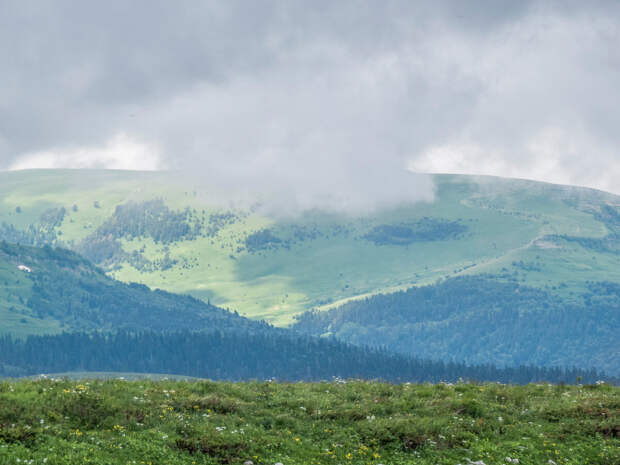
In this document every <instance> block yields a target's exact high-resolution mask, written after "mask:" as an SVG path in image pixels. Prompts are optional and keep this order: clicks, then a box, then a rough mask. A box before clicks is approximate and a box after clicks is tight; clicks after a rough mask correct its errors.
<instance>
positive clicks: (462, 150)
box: [0, 0, 620, 206]
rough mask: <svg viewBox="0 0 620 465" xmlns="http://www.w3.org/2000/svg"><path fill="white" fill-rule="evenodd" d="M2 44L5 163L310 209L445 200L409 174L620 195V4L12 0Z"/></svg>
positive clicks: (2, 19)
mask: <svg viewBox="0 0 620 465" xmlns="http://www.w3.org/2000/svg"><path fill="white" fill-rule="evenodd" d="M0 54H1V56H0V58H1V60H0V169H23V168H38V167H44V168H51V167H73V168H80V167H105V168H121V169H149V170H150V169H175V170H176V169H182V170H188V171H191V172H192V173H195V174H198V175H199V176H200V177H201V178H203V179H204V180H205V182H207V183H209V182H217V183H220V184H222V185H227V186H231V188H234V189H241V188H242V189H246V190H247V191H248V192H253V191H261V190H267V191H270V192H278V193H279V194H282V195H283V196H290V197H294V198H295V201H296V202H297V203H299V204H301V205H302V206H312V205H313V204H314V203H316V202H319V205H320V202H325V201H326V200H325V199H326V198H328V197H329V199H332V200H333V199H336V200H337V201H338V202H342V203H343V204H347V205H348V204H356V203H358V204H362V203H363V204H368V203H369V202H370V203H373V204H376V205H382V204H384V203H392V202H397V201H401V200H415V199H419V198H427V197H429V196H432V185H431V183H430V182H429V180H428V179H427V178H425V177H423V176H418V177H413V178H410V177H409V176H406V175H405V174H404V173H406V170H411V171H416V172H453V173H475V174H495V175H500V176H510V177H524V178H531V179H539V180H546V181H551V182H558V183H565V184H578V185H585V186H591V187H596V188H600V189H604V190H608V191H612V192H615V193H620V181H619V180H620V151H619V148H620V2H617V1H612V2H600V3H597V2H591V1H587V2H586V1H576V2H570V1H564V2H531V3H530V2H526V1H514V0H508V1H498V0H493V1H491V0H480V1H476V2H473V1H471V2H467V1H454V2H439V1H437V0H434V1H429V2H412V1H409V0H405V1H402V2H401V1H374V0H373V1H370V0H369V1H333V0H330V1H316V0H314V1H299V2H297V1H294V0H282V1H252V0H247V1H231V0H225V1H224V0H222V1H218V2H212V1H203V0H201V1H182V2H172V1H165V2H159V1H154V0H145V1H126V0H122V1H117V0H108V1H105V2H100V1H99V2H95V1H92V2H91V1H83V0H77V1H62V0H56V1H45V0H42V1H38V2H26V1H23V0H18V1H11V0H0ZM275 186H277V187H275ZM326 193H328V194H329V196H328V197H325V198H323V200H321V201H317V200H316V199H317V198H319V197H321V196H322V195H325V194H326Z"/></svg>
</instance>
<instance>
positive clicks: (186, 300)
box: [0, 242, 268, 336]
mask: <svg viewBox="0 0 620 465" xmlns="http://www.w3.org/2000/svg"><path fill="white" fill-rule="evenodd" d="M0 292H1V294H0V322H1V324H0V334H6V333H8V334H12V335H16V336H25V335H31V334H49V333H58V332H60V331H112V330H114V331H115V330H128V331H146V330H150V331H179V330H194V331H212V330H220V331H227V330H234V331H250V332H262V331H263V330H265V329H266V328H267V327H268V325H266V324H264V323H259V322H255V321H252V320H248V319H246V318H243V317H241V316H238V315H235V314H233V313H230V312H227V311H226V310H223V309H220V308H217V307H214V306H213V305H209V304H207V303H205V302H202V301H200V300H198V299H195V298H193V297H191V296H179V295H174V294H170V293H168V292H165V291H160V290H155V291H152V290H150V289H148V288H147V287H146V286H144V285H141V284H133V283H132V284H125V283H121V282H119V281H116V280H114V279H112V278H110V277H108V276H106V275H105V274H104V273H103V272H102V271H101V270H100V269H98V268H97V267H95V266H93V265H92V264H91V263H90V262H89V261H87V260H85V259H84V258H83V257H81V256H80V255H78V254H76V253H75V252H71V251H69V250H65V249H61V248H52V247H49V246H44V247H30V246H21V245H15V244H8V243H6V242H0Z"/></svg>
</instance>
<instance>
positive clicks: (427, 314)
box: [293, 276, 620, 375]
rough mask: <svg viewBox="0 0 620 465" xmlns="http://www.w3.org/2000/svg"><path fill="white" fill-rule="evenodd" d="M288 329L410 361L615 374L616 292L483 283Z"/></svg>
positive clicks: (439, 288) (338, 312) (401, 297)
mask: <svg viewBox="0 0 620 465" xmlns="http://www.w3.org/2000/svg"><path fill="white" fill-rule="evenodd" d="M293 327H294V329H296V330H298V331H301V332H303V333H306V334H311V335H324V334H329V335H332V336H335V337H336V338H338V339H340V340H342V341H345V342H349V343H352V344H357V345H376V346H379V345H381V346H385V347H386V348H387V349H389V350H392V351H395V352H398V353H401V354H405V355H411V356H416V357H422V358H433V359H442V360H459V361H465V362H467V363H473V364H478V363H492V364H497V365H502V366H515V365H521V364H525V365H530V364H531V365H537V366H550V365H553V366H558V365H573V364H575V365H577V366H581V367H595V368H598V369H601V370H604V371H606V372H608V373H610V374H613V375H616V374H619V373H620V358H618V356H619V355H620V353H619V352H618V351H619V347H620V346H619V345H618V334H620V285H618V284H615V283H589V284H588V291H587V292H585V293H583V294H582V295H579V296H577V295H575V296H573V298H572V299H571V301H567V300H566V299H564V298H561V297H559V296H557V295H554V294H552V293H551V292H547V291H545V290H543V289H535V288H531V287H527V286H522V285H519V284H518V283H517V282H514V281H505V280H498V279H494V278H492V277H488V276H475V277H461V278H453V279H449V280H445V281H442V282H439V283H437V284H435V285H431V286H424V287H414V288H411V289H408V290H406V291H401V292H396V293H391V294H379V295H376V296H373V297H369V298H367V299H362V300H357V301H351V302H348V303H346V304H344V305H343V306H341V307H339V308H336V309H333V310H330V311H326V312H306V313H304V314H302V315H301V316H299V317H298V321H297V323H296V324H295V325H294V326H293Z"/></svg>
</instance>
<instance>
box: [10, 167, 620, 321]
mask: <svg viewBox="0 0 620 465" xmlns="http://www.w3.org/2000/svg"><path fill="white" fill-rule="evenodd" d="M434 183H435V188H436V195H435V200H434V201H433V202H427V203H416V204H413V205H403V206H400V207H398V208H392V209H383V210H379V211H376V212H374V213H369V214H366V215H355V214H353V213H351V214H348V215H347V214H342V215H336V214H333V213H331V214H330V213H322V212H318V211H309V212H305V213H300V214H298V215H296V216H289V217H273V216H270V215H267V214H266V213H263V212H264V210H263V209H261V208H260V206H252V208H223V207H221V206H218V205H221V204H220V203H218V202H217V201H216V200H217V199H216V197H215V196H213V195H211V194H209V189H208V187H209V186H204V185H203V184H201V183H199V182H195V181H191V180H188V179H186V178H183V177H182V176H180V175H177V174H174V173H165V172H126V171H85V170H76V171H71V170H35V171H21V172H4V173H0V198H1V199H2V201H1V202H0V239H5V240H7V241H9V242H17V243H21V244H30V245H44V244H51V245H61V246H65V247H68V248H71V249H73V250H75V251H78V252H79V253H81V254H82V255H84V256H86V257H87V258H89V259H90V260H92V261H94V262H95V263H96V264H98V265H100V266H102V267H103V268H104V269H105V270H106V273H107V274H108V276H111V277H114V278H117V279H119V280H121V281H124V282H139V283H142V284H145V285H147V286H148V287H150V288H153V289H155V288H158V289H163V290H166V291H169V292H176V293H184V294H190V295H192V296H194V297H196V298H198V299H201V300H203V301H204V302H210V303H212V304H215V305H218V306H220V307H228V308H231V309H237V310H238V311H239V312H240V313H241V314H244V315H247V316H249V317H252V318H264V319H266V320H267V321H269V322H272V323H274V324H276V325H281V326H285V325H289V324H291V323H293V322H294V321H295V320H294V316H295V315H299V314H301V313H303V312H304V311H306V310H309V309H313V308H317V309H320V310H325V309H329V308H334V307H338V306H340V305H342V304H344V303H346V302H348V301H350V300H355V299H363V298H365V297H368V296H371V295H375V294H379V293H383V294H387V293H391V292H395V291H401V290H405V289H408V288H410V287H414V286H415V287H419V286H423V285H430V284H434V283H435V282H436V281H437V280H438V279H440V278H441V279H447V278H453V277H459V276H480V275H484V276H493V277H494V279H498V280H500V281H502V280H503V281H510V282H515V280H516V282H517V283H518V284H519V285H520V286H526V287H528V288H533V289H538V290H541V291H544V292H546V293H549V294H551V295H553V296H557V297H560V298H562V299H567V300H568V301H569V302H570V301H571V299H573V298H574V296H576V295H579V296H580V295H583V294H586V293H588V292H591V291H590V284H589V282H611V283H616V284H617V283H620V245H619V244H620V240H619V237H620V221H619V219H618V218H619V214H618V211H619V207H620V197H618V196H616V195H613V194H609V193H604V192H600V191H596V190H592V189H585V188H578V187H570V186H559V185H552V184H546V183H540V182H533V181H525V180H514V179H502V178H493V177H472V176H456V175H436V176H434ZM571 293H572V294H571ZM579 298H580V297H579ZM15 305H16V306H17V304H15Z"/></svg>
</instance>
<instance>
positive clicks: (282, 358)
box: [0, 332, 613, 384]
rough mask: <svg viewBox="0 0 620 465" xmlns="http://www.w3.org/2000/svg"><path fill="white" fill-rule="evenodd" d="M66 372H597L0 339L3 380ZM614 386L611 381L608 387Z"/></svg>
mask: <svg viewBox="0 0 620 465" xmlns="http://www.w3.org/2000/svg"><path fill="white" fill-rule="evenodd" d="M68 371H115V372H147V373H149V372H150V373H168V374H177V375H187V376H196V377H201V378H210V379H214V380H231V381H240V380H250V379H270V378H276V379H279V380H283V381H300V380H304V381H311V380H329V379H332V378H333V377H340V378H362V379H381V380H385V381H391V382H407V381H411V382H425V381H430V382H439V381H446V382H454V381H457V380H458V379H459V378H462V379H466V380H477V381H498V382H504V383H515V384H524V383H529V382H538V381H545V382H553V383H561V382H564V383H574V382H576V381H580V382H584V383H594V382H596V381H597V380H599V379H601V378H603V376H602V375H601V374H599V373H597V372H595V371H594V370H590V371H585V370H578V369H569V370H565V369H559V368H538V367H531V366H522V367H518V368H505V369H498V368H496V367H493V366H491V365H480V366H466V365H464V364H459V363H444V362H437V361H429V360H420V359H412V358H406V357H403V356H398V355H393V354H389V353H387V352H385V351H382V350H376V349H370V348H363V347H354V346H351V345H348V344H344V343H341V342H338V341H336V340H334V339H319V338H311V337H303V336H301V337H300V336H294V335H286V334H283V333H276V332H273V333H262V334H243V333H239V332H236V333H222V332H213V333H190V332H181V333H168V334H162V333H153V332H147V333H140V334H132V333H126V332H119V333H115V334H107V335H105V334H101V333H96V334H90V335H89V334H85V333H65V334H61V335H55V336H30V337H29V338H27V339H26V340H19V339H13V338H11V337H9V336H5V337H3V338H0V375H3V376H25V375H33V374H40V373H61V372H68ZM610 381H612V382H613V380H610Z"/></svg>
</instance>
